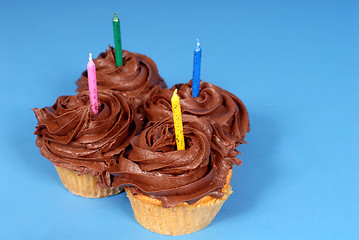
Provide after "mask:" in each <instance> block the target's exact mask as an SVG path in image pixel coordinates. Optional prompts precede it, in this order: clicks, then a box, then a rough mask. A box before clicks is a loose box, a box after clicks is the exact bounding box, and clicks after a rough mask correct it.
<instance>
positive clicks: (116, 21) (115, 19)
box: [113, 13, 123, 67]
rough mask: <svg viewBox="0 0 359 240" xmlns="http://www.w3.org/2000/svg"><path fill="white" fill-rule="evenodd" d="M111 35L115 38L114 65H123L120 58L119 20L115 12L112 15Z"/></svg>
mask: <svg viewBox="0 0 359 240" xmlns="http://www.w3.org/2000/svg"><path fill="white" fill-rule="evenodd" d="M113 36H114V38H115V58H116V66H117V67H119V66H122V65H123V59H122V45H121V31H120V20H119V19H118V17H117V13H115V15H114V16H113Z"/></svg>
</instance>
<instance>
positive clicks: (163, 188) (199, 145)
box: [109, 115, 240, 235]
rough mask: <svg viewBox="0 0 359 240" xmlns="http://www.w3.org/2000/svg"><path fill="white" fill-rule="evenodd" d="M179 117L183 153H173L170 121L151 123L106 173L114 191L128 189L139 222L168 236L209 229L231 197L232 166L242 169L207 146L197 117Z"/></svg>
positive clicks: (209, 135)
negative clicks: (181, 127)
mask: <svg viewBox="0 0 359 240" xmlns="http://www.w3.org/2000/svg"><path fill="white" fill-rule="evenodd" d="M182 117H183V118H182V119H183V134H184V138H185V144H186V149H185V150H180V151H177V149H176V144H175V131H174V124H173V120H172V118H168V119H165V120H164V121H161V122H157V123H152V124H149V126H147V128H145V129H144V130H143V131H142V132H141V134H139V135H137V136H136V137H134V138H133V140H132V141H131V148H129V149H128V150H127V151H126V152H123V153H122V154H121V156H120V158H119V160H118V163H117V164H115V165H114V166H113V167H111V168H110V169H109V172H110V173H111V175H113V176H114V179H113V186H115V187H121V186H128V187H126V188H125V189H126V192H127V196H128V197H129V199H130V202H131V205H132V208H133V211H134V215H135V218H136V220H137V221H138V223H139V224H141V225H142V226H143V227H145V228H146V229H149V230H151V231H153V232H157V233H161V234H166V235H183V234H188V233H192V232H195V231H198V230H200V229H202V228H204V227H206V226H208V225H209V224H210V223H211V221H212V220H213V218H214V217H215V216H216V214H217V213H218V211H219V210H220V208H221V206H222V205H223V203H224V202H225V200H226V199H227V198H228V196H229V195H230V194H231V193H232V191H231V187H230V185H229V182H230V178H231V173H232V171H231V169H232V165H233V164H234V163H235V164H240V161H239V160H238V159H237V158H235V156H234V157H233V156H232V157H229V156H228V155H226V154H222V153H221V152H220V151H217V150H216V149H214V148H212V147H211V146H212V145H216V144H215V143H213V142H212V139H213V135H216V132H214V131H213V127H212V125H211V124H209V123H208V122H207V121H205V120H204V119H200V118H197V117H195V116H190V115H183V116H182ZM216 137H218V138H220V136H216ZM222 141H224V140H223V139H222Z"/></svg>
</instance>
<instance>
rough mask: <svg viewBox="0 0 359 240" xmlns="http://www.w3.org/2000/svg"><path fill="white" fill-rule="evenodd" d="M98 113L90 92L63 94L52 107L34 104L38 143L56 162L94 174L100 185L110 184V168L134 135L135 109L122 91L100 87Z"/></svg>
mask: <svg viewBox="0 0 359 240" xmlns="http://www.w3.org/2000/svg"><path fill="white" fill-rule="evenodd" d="M98 99H99V113H98V114H97V115H94V113H93V112H92V110H91V105H90V102H89V92H88V91H83V92H80V93H78V94H77V95H75V96H61V97H59V98H58V99H57V100H56V103H55V104H54V105H53V106H51V107H45V108H41V109H38V108H35V109H33V111H34V112H35V115H36V118H37V120H38V126H36V131H35V134H36V135H37V139H36V145H37V146H38V147H39V148H40V152H41V154H42V155H43V156H44V157H46V158H48V159H49V160H50V161H51V162H52V163H53V164H55V165H56V166H60V167H63V168H66V169H70V170H75V171H78V172H79V173H80V174H92V175H94V176H96V177H98V180H99V181H98V185H99V186H100V187H108V186H110V185H111V180H110V175H109V174H108V173H107V169H108V168H109V166H110V164H111V163H112V162H113V161H114V159H113V156H114V155H116V154H120V153H121V152H122V151H123V150H124V149H125V148H126V147H127V146H128V145H129V143H130V139H131V138H132V137H133V136H134V135H135V132H136V126H135V124H134V122H133V112H132V110H131V108H130V107H129V105H128V103H127V102H126V100H125V99H124V98H123V97H122V96H121V94H120V93H118V92H114V91H110V90H107V91H104V90H99V91H98Z"/></svg>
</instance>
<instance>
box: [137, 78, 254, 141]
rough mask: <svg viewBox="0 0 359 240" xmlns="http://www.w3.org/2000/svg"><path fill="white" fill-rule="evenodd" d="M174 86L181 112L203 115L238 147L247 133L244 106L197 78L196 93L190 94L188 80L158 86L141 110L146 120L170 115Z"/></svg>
mask: <svg viewBox="0 0 359 240" xmlns="http://www.w3.org/2000/svg"><path fill="white" fill-rule="evenodd" d="M175 89H178V92H177V93H178V94H179V96H180V99H181V100H180V104H181V110H182V114H189V115H195V116H197V117H199V118H204V119H206V120H207V121H208V122H210V123H211V124H212V125H213V126H214V127H216V128H217V129H218V131H219V132H220V133H223V138H227V139H229V140H231V141H234V142H235V144H236V145H237V146H238V145H239V144H241V143H244V142H245V141H244V137H245V136H246V133H247V132H249V130H250V127H249V119H248V113H247V109H246V107H245V106H244V104H243V103H242V101H241V100H240V99H239V98H237V97H236V96H235V95H233V94H232V93H230V92H228V91H226V90H223V89H222V88H220V87H218V86H215V85H213V84H210V83H208V82H204V81H201V83H200V93H199V96H198V97H196V98H194V97H193V96H192V81H190V82H189V83H185V84H177V85H175V86H173V87H172V88H171V89H162V90H161V91H160V92H159V93H158V94H156V95H153V96H152V97H151V98H150V99H149V100H148V101H147V102H146V104H145V107H144V108H145V111H146V113H147V115H148V119H149V120H150V121H161V120H163V119H164V118H167V117H170V116H171V114H172V111H171V96H172V94H173V91H174V90H175Z"/></svg>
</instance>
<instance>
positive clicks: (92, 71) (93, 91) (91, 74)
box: [87, 53, 98, 114]
mask: <svg viewBox="0 0 359 240" xmlns="http://www.w3.org/2000/svg"><path fill="white" fill-rule="evenodd" d="M87 79H88V83H89V92H90V103H91V109H92V112H93V113H94V114H98V99H97V82H96V66H95V63H94V62H93V61H92V53H90V57H89V62H88V63H87Z"/></svg>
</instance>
